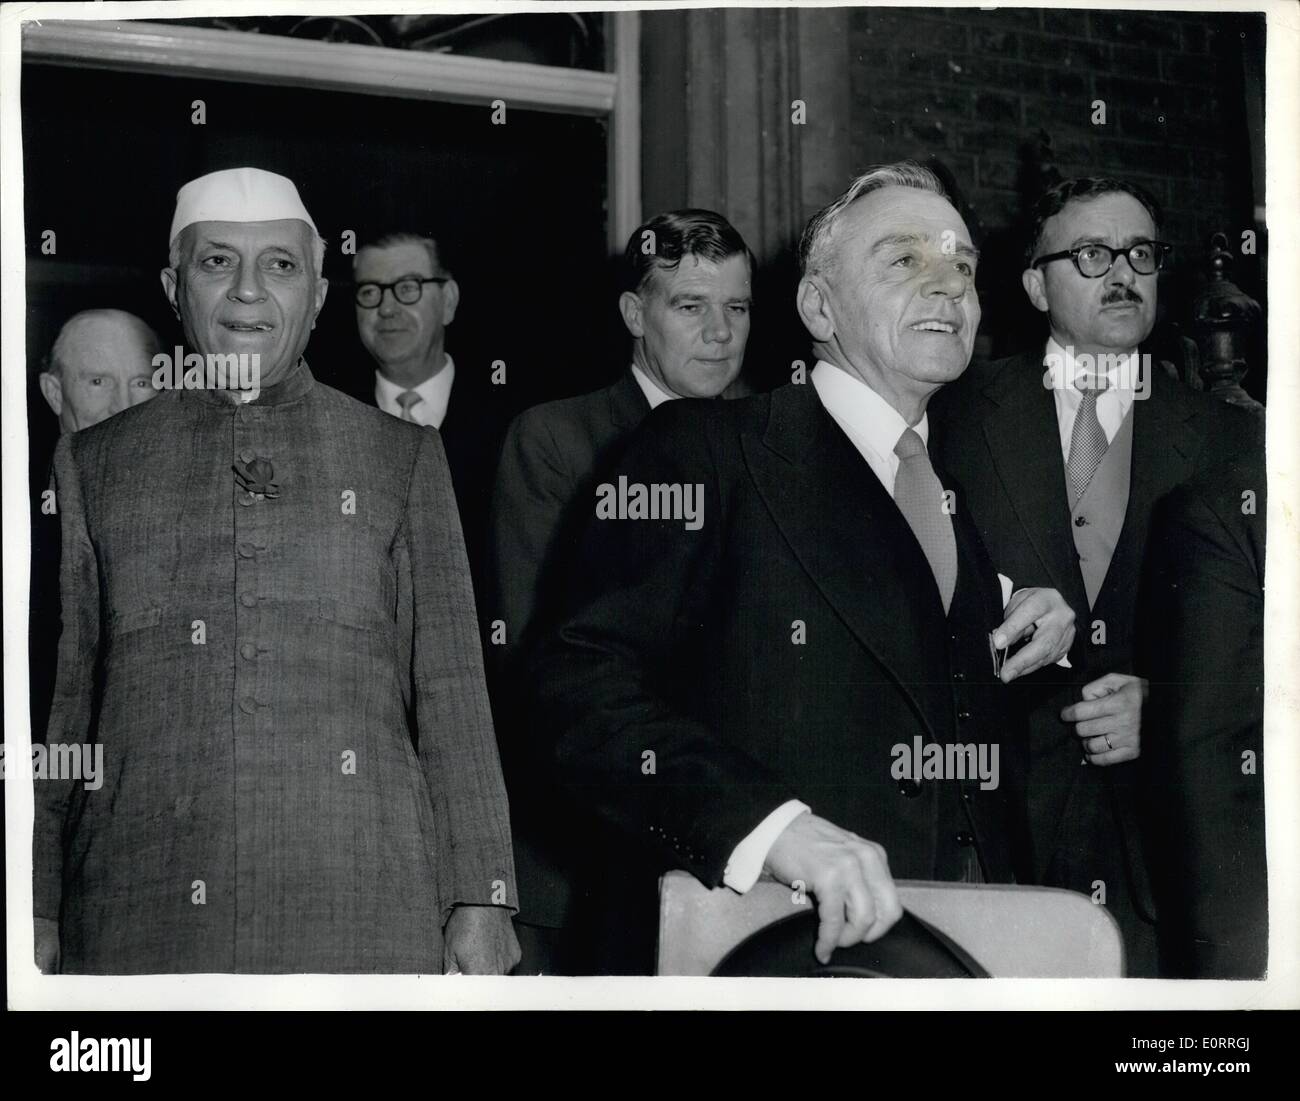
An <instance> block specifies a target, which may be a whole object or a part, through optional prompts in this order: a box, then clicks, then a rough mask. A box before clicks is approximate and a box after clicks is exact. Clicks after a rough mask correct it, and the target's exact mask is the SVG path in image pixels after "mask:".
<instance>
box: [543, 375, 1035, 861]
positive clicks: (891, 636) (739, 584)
mask: <svg viewBox="0 0 1300 1101" xmlns="http://www.w3.org/2000/svg"><path fill="white" fill-rule="evenodd" d="M621 475H626V476H627V478H628V479H629V481H630V482H631V483H641V484H646V485H650V484H659V483H670V484H671V483H677V484H696V483H697V484H699V485H701V486H702V487H703V501H704V506H703V507H704V511H703V525H702V527H701V528H700V529H699V530H695V531H690V530H686V529H685V527H684V524H683V522H682V521H681V520H663V521H650V520H641V521H638V520H599V519H596V520H593V521H591V522H590V524H589V526H588V529H587V535H586V537H585V539H584V544H583V548H582V551H581V553H580V556H579V566H578V569H577V570H575V571H574V574H573V578H572V581H573V589H572V592H571V593H570V603H569V609H570V610H569V611H568V612H567V613H566V616H565V618H564V621H563V624H562V626H561V627H560V629H559V630H558V631H557V632H555V633H553V634H552V635H549V636H548V637H547V638H545V639H543V640H542V642H541V643H540V645H539V648H538V652H537V654H536V657H535V663H534V686H535V692H536V694H537V697H538V698H539V700H540V705H541V706H540V716H541V720H542V721H543V722H544V723H546V724H548V725H549V727H550V733H551V735H552V736H553V738H554V744H555V746H556V749H555V753H556V759H557V763H558V765H559V767H560V769H561V771H562V773H563V774H564V776H565V778H566V781H567V783H568V784H569V785H570V787H571V788H572V789H573V790H574V791H575V792H576V793H578V794H579V795H580V797H582V798H585V799H586V800H587V801H589V802H590V804H591V805H593V806H594V807H596V809H597V810H598V811H599V813H600V814H601V815H602V816H603V817H604V818H605V819H607V820H608V821H610V822H611V823H613V824H615V825H616V826H618V827H620V828H621V829H622V830H623V831H624V835H625V838H626V840H625V841H624V844H623V851H624V852H625V853H627V852H629V851H631V850H633V848H634V846H636V845H637V844H638V843H639V844H640V845H642V846H644V847H645V849H646V850H647V851H648V852H650V853H652V854H653V856H654V857H655V859H656V860H657V862H658V863H659V865H660V866H661V867H681V868H685V869H687V870H689V871H690V872H692V873H693V874H694V875H696V876H697V877H698V878H699V879H701V880H702V881H703V882H705V883H707V884H710V885H716V884H718V883H720V882H721V879H722V875H723V870H724V866H725V864H726V861H727V859H728V857H729V855H730V853H731V852H732V850H733V849H734V848H735V846H736V845H737V844H738V843H739V842H740V841H741V840H742V839H743V838H744V837H745V836H746V835H747V834H748V833H749V832H751V831H752V830H753V829H754V828H755V827H756V826H757V825H758V824H759V823H760V822H761V821H762V820H763V818H764V817H766V816H767V814H769V813H770V812H771V811H772V810H774V809H775V808H776V807H778V806H779V805H780V804H782V803H783V802H785V801H787V800H788V799H791V798H795V797H798V798H800V799H802V800H804V801H805V802H807V803H809V804H810V805H811V806H812V808H813V810H814V812H815V813H818V814H820V815H822V816H823V817H826V818H828V819H830V820H832V821H835V822H836V823H838V824H839V825H841V826H843V827H845V828H848V829H851V830H854V831H855V832H857V833H859V834H860V835H862V836H864V837H868V838H871V839H873V840H875V841H878V842H880V843H881V844H883V845H884V847H885V849H886V851H887V852H888V854H889V861H890V867H891V869H892V871H893V872H894V874H895V875H897V876H902V877H913V878H922V879H932V878H956V874H955V873H954V871H953V868H954V858H955V857H956V856H958V854H959V853H960V852H961V851H962V850H961V849H960V846H962V845H970V844H972V843H973V844H974V845H976V847H977V850H978V852H979V854H980V856H981V858H982V862H983V866H984V869H985V872H986V874H987V876H988V877H989V878H990V879H1010V877H1011V859H1010V855H1009V851H1008V850H1009V845H1010V833H1011V827H1010V825H1009V823H1008V820H1007V815H1006V801H1005V800H1004V798H1003V796H1004V792H1005V790H1006V789H1005V785H1004V786H1003V787H1000V788H999V789H997V790H994V791H980V790H979V789H978V785H977V784H974V783H961V784H960V785H957V784H956V783H951V784H949V783H943V782H940V783H935V782H924V783H920V784H916V785H912V784H909V783H907V782H902V783H900V781H899V780H898V779H896V778H894V777H893V776H891V766H892V764H893V762H894V758H893V757H892V755H891V749H892V747H893V746H895V745H897V744H900V743H901V744H904V745H909V746H910V745H911V744H912V739H913V738H920V739H922V740H923V741H924V742H930V741H936V742H941V743H949V742H955V741H961V742H971V743H977V742H985V743H988V742H1002V743H1005V742H1006V741H1008V740H1014V737H1013V736H1012V737H1011V738H1009V734H1011V733H1012V729H1013V728H1012V726H1011V724H1010V721H1009V717H1008V716H1007V715H1006V713H1005V712H1004V709H1003V706H1002V704H1003V700H1004V690H1003V688H1002V686H1001V685H1000V684H999V683H998V682H997V681H995V680H994V679H993V676H992V672H993V671H992V662H991V659H990V655H989V652H988V642H987V632H988V631H990V630H992V628H993V627H995V626H996V625H997V624H998V623H999V622H1000V621H1001V607H1002V603H1001V594H1000V591H999V587H998V582H997V579H996V575H995V573H994V570H993V568H992V565H991V564H990V563H989V561H988V558H987V556H986V555H985V553H984V551H983V548H982V546H981V545H980V543H979V539H978V537H977V536H976V535H975V533H974V531H973V529H972V527H971V526H970V525H969V523H967V522H965V521H962V520H961V519H960V518H958V520H957V522H956V523H955V525H954V527H955V531H956V535H957V540H958V548H959V553H960V568H959V579H958V586H957V594H956V596H955V597H954V605H953V610H954V615H953V616H950V617H948V618H945V615H944V611H943V606H942V604H941V603H940V599H939V594H938V589H937V587H936V585H935V582H934V578H933V576H932V574H931V572H930V569H929V566H928V564H927V562H926V560H925V558H924V556H923V554H922V552H921V549H920V547H919V545H918V544H917V542H916V540H915V537H914V536H913V535H912V532H911V529H910V528H909V527H908V526H907V523H906V521H905V520H904V519H903V516H902V514H901V513H900V512H899V510H898V508H897V506H896V505H895V504H894V502H893V500H892V499H891V498H890V496H889V495H888V493H886V491H885V489H884V487H883V486H881V485H880V483H879V481H878V479H877V478H876V476H875V475H874V474H873V473H872V471H871V469H870V467H869V466H868V465H867V464H866V463H865V461H864V460H863V459H862V457H861V456H860V455H859V454H858V452H857V451H856V449H855V448H854V447H853V445H852V443H850V441H849V440H848V438H847V437H846V436H845V435H844V433H843V432H842V431H841V430H840V429H839V427H838V426H837V425H836V424H835V422H834V421H833V420H832V418H831V417H830V415H829V414H828V413H827V412H826V411H825V409H824V408H823V407H822V404H821V401H820V400H819V398H818V396H817V394H816V391H815V390H814V388H813V387H812V386H811V385H803V386H794V385H791V386H785V387H782V388H780V389H778V390H776V391H774V392H772V393H771V394H764V395H760V396H757V397H753V398H746V399H741V400H738V401H734V402H698V401H676V402H670V403H668V404H667V405H665V406H662V407H660V408H659V409H657V410H656V411H655V412H654V413H652V414H651V415H650V417H649V418H648V419H647V420H646V422H645V424H643V425H642V426H641V428H640V429H638V430H637V432H636V433H635V435H634V438H633V440H632V441H631V442H630V443H629V446H628V450H627V452H626V454H625V455H624V457H623V459H622V461H620V462H618V463H616V464H614V467H613V468H612V469H611V470H610V471H608V472H607V474H606V477H607V479H609V480H610V481H611V482H613V481H616V480H617V476H621ZM592 505H593V509H594V498H593V501H592ZM959 608H960V609H962V610H961V611H960V612H959V611H958V609H959ZM796 621H798V622H796ZM798 638H802V639H803V640H804V641H803V642H802V643H800V642H798V641H797V639H798ZM1008 748H1009V747H1007V746H1006V745H1004V746H1003V752H1002V754H1001V757H1002V765H1001V767H1002V769H1003V771H1004V772H1005V771H1008V770H1009V768H1010V767H1011V766H1010V765H1009V762H1008V758H1009V757H1011V756H1013V755H1014V754H1013V753H1011V752H1008V751H1007V750H1008ZM647 754H650V755H651V756H647ZM607 874H609V875H610V876H617V875H619V874H621V869H620V868H618V867H612V868H610V869H609V870H608V873H607Z"/></svg>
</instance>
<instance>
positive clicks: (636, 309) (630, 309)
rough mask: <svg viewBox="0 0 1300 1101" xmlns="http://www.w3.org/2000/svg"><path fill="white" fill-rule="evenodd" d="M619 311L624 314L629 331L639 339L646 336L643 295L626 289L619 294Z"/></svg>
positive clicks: (624, 322) (624, 320)
mask: <svg viewBox="0 0 1300 1101" xmlns="http://www.w3.org/2000/svg"><path fill="white" fill-rule="evenodd" d="M618 312H619V313H621V314H622V315H623V324H624V325H626V326H627V331H628V332H629V333H631V334H632V335H633V336H634V337H636V338H637V339H640V338H641V337H643V336H645V324H644V322H643V321H642V320H641V296H640V295H638V294H634V293H633V292H632V291H624V292H623V293H622V294H620V295H619V296H618Z"/></svg>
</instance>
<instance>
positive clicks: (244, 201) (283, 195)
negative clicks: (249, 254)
mask: <svg viewBox="0 0 1300 1101" xmlns="http://www.w3.org/2000/svg"><path fill="white" fill-rule="evenodd" d="M282 218H297V219H298V220H299V221H301V222H306V223H307V224H308V225H309V226H311V228H312V232H313V233H316V223H315V222H313V221H312V220H311V215H310V214H308V213H307V208H306V207H305V206H303V205H302V199H301V198H299V196H298V189H297V188H296V187H295V186H294V183H293V181H292V180H291V179H289V178H288V177H286V176H277V175H276V174H275V173H274V172H264V171H263V170H262V169H260V168H226V169H222V170H221V171H220V172H209V173H208V174H207V175H206V176H200V177H199V178H198V179H196V180H190V182H189V183H187V184H186V185H185V186H184V187H182V188H181V189H180V190H179V191H178V192H177V193H176V213H175V214H174V215H172V228H171V233H170V234H168V237H167V243H168V245H170V244H171V242H173V241H175V240H176V236H177V234H179V233H180V231H181V230H183V229H184V228H185V227H186V226H192V225H193V224H194V223H195V222H275V221H279V220H280V219H282Z"/></svg>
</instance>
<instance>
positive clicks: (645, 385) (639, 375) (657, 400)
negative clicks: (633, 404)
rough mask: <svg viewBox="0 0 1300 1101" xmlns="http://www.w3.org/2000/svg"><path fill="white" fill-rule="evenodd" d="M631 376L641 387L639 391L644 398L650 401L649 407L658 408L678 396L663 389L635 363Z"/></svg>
mask: <svg viewBox="0 0 1300 1101" xmlns="http://www.w3.org/2000/svg"><path fill="white" fill-rule="evenodd" d="M632 377H633V378H634V379H636V381H637V385H638V386H640V387H641V392H642V393H643V394H645V400H646V401H648V402H649V403H650V408H651V409H658V408H659V406H661V405H663V403H664V402H666V401H672V400H673V399H674V398H676V397H677V396H678V395H677V394H670V393H669V392H668V391H667V390H665V389H663V387H661V386H660V385H659V384H658V383H657V382H655V380H654V379H652V378H651V377H650V376H649V375H647V374H646V373H645V372H644V371H643V370H641V368H640V367H638V366H637V365H636V364H635V363H634V364H632Z"/></svg>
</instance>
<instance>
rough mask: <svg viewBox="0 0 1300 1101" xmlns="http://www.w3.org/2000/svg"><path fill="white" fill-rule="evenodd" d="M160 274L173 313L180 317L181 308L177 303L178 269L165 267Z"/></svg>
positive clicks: (164, 292)
mask: <svg viewBox="0 0 1300 1101" xmlns="http://www.w3.org/2000/svg"><path fill="white" fill-rule="evenodd" d="M158 275H159V277H160V278H161V279H162V289H163V294H165V295H166V296H167V301H168V302H170V303H171V305H172V313H174V314H175V315H176V316H177V318H179V317H180V316H181V308H180V306H178V305H177V304H176V269H175V268H163V270H162V271H160V272H159V273H158Z"/></svg>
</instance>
